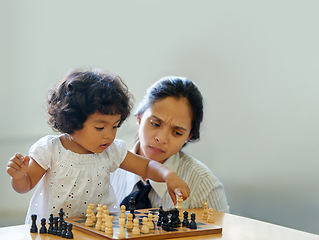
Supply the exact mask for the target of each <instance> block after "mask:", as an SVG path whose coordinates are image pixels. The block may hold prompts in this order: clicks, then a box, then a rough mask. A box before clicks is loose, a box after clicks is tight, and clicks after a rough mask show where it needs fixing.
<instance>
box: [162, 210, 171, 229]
mask: <svg viewBox="0 0 319 240" xmlns="http://www.w3.org/2000/svg"><path fill="white" fill-rule="evenodd" d="M168 215H169V211H163V213H162V216H163V218H162V229H163V230H165V231H170V230H171V229H170V225H169V219H168Z"/></svg>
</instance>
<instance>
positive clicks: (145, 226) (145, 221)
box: [141, 217, 150, 234]
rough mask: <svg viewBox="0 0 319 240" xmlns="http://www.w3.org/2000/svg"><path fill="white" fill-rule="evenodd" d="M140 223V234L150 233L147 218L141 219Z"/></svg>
mask: <svg viewBox="0 0 319 240" xmlns="http://www.w3.org/2000/svg"><path fill="white" fill-rule="evenodd" d="M142 221H143V226H142V228H141V232H142V233H144V234H146V233H150V228H149V227H148V218H147V217H143V219H142Z"/></svg>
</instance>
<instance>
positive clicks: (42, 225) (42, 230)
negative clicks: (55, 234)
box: [40, 218, 48, 233]
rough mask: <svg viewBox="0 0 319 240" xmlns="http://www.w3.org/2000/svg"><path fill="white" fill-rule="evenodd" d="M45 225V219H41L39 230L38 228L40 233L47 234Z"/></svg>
mask: <svg viewBox="0 0 319 240" xmlns="http://www.w3.org/2000/svg"><path fill="white" fill-rule="evenodd" d="M45 224H46V219H45V218H42V219H41V228H40V233H47V232H48V231H47V227H46V226H45Z"/></svg>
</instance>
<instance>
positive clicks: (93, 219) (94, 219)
mask: <svg viewBox="0 0 319 240" xmlns="http://www.w3.org/2000/svg"><path fill="white" fill-rule="evenodd" d="M89 207H90V208H91V209H92V216H91V217H92V221H93V222H94V223H95V222H96V216H95V214H94V208H95V205H94V203H90V204H89Z"/></svg>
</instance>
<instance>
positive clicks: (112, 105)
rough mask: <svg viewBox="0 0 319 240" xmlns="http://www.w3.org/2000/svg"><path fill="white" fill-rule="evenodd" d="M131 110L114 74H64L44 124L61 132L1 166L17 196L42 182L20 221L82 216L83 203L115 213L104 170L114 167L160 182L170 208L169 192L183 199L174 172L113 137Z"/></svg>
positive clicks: (182, 185) (182, 187)
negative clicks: (164, 188)
mask: <svg viewBox="0 0 319 240" xmlns="http://www.w3.org/2000/svg"><path fill="white" fill-rule="evenodd" d="M131 108H132V104H131V101H130V94H129V92H128V91H127V87H126V85H125V84H124V83H123V82H122V80H121V79H120V78H119V77H118V76H113V75H111V74H110V73H106V72H102V71H101V70H74V71H72V72H70V73H69V74H67V75H66V77H65V78H64V79H63V81H62V83H61V84H60V85H59V86H58V88H57V89H56V90H55V91H53V92H52V94H51V96H50V97H49V100H48V113H49V115H50V118H49V123H50V124H51V126H52V128H53V129H54V130H57V131H59V132H61V133H62V134H61V135H59V136H57V135H49V136H45V137H43V138H41V139H40V140H38V141H37V142H36V143H35V144H34V145H33V146H32V147H31V148H30V150H29V155H28V156H22V155H21V154H19V153H16V154H15V155H14V156H13V157H12V158H11V159H10V160H9V162H8V165H7V172H8V174H9V175H10V176H11V183H12V187H13V188H14V189H15V191H17V192H18V193H25V192H28V191H30V190H31V189H33V188H34V187H35V186H36V185H37V183H38V182H39V181H40V180H41V179H42V180H41V181H40V184H39V186H38V188H37V189H36V191H35V192H34V195H33V197H32V199H31V201H30V205H29V209H28V213H27V216H26V223H30V221H31V217H30V216H31V215H32V214H37V216H38V218H37V219H38V220H39V219H42V218H48V217H49V215H50V214H51V213H53V214H57V213H58V211H59V209H60V208H63V210H64V212H65V216H66V218H67V217H74V216H80V215H86V210H87V206H88V204H89V203H94V204H99V203H100V204H106V205H108V209H109V210H110V211H117V210H118V205H117V200H116V196H115V194H114V191H113V188H112V187H111V186H110V172H113V171H115V170H116V169H117V168H118V167H120V168H122V169H125V170H127V171H130V172H133V173H135V174H138V175H140V176H141V177H142V178H143V179H147V178H150V179H152V180H154V181H158V182H163V181H165V182H166V184H167V188H168V189H169V192H170V196H171V198H172V200H173V202H174V204H176V196H175V194H177V195H179V196H182V197H183V198H184V199H186V198H187V197H188V195H189V193H190V190H189V188H188V186H187V184H186V183H185V182H184V181H183V180H182V179H181V178H179V177H178V176H177V174H176V173H175V172H173V171H171V170H169V169H168V168H166V167H165V166H163V165H162V164H160V163H158V162H156V161H152V160H148V159H146V158H142V157H140V156H138V155H136V154H133V153H131V152H129V151H128V150H127V147H126V145H125V143H124V142H123V141H120V140H116V139H115V136H116V132H117V128H119V127H120V126H121V124H122V123H123V121H124V120H125V119H126V118H127V116H128V115H129V113H130V110H131Z"/></svg>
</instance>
